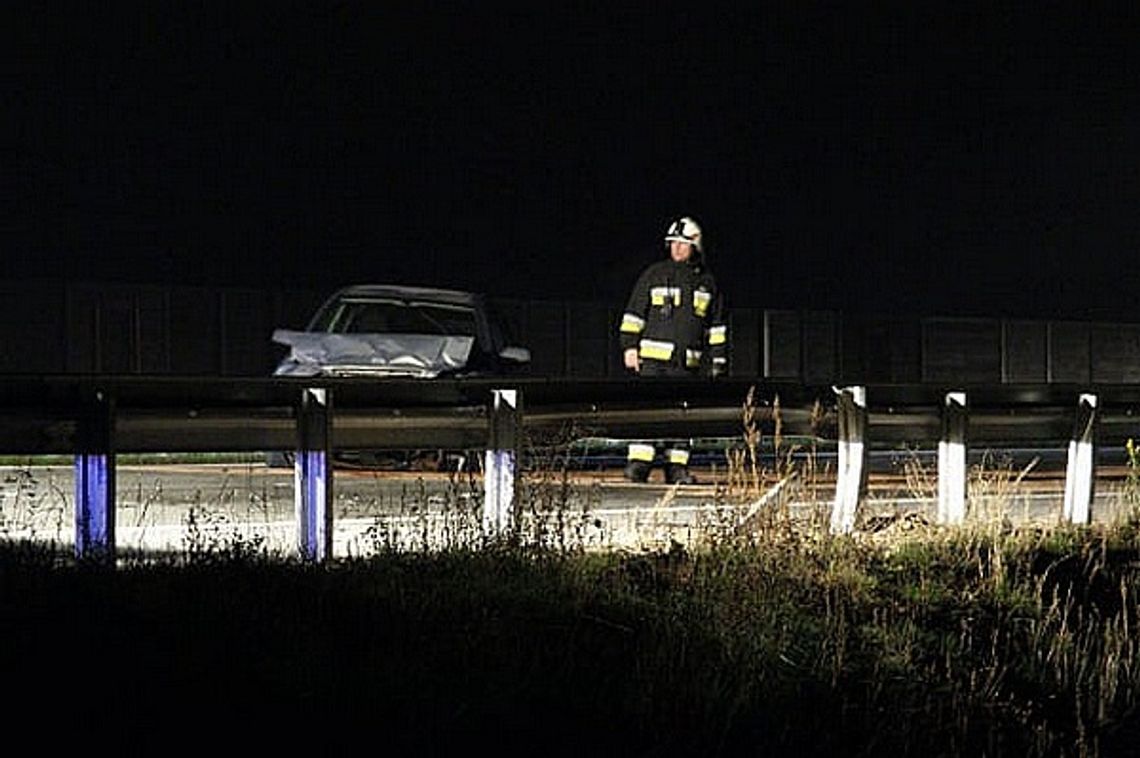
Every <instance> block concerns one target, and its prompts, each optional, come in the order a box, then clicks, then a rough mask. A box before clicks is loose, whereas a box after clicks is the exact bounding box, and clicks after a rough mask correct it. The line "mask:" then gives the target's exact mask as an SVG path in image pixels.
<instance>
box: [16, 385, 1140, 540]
mask: <svg viewBox="0 0 1140 758" xmlns="http://www.w3.org/2000/svg"><path fill="white" fill-rule="evenodd" d="M746 413H750V414H751V419H752V421H753V422H754V423H755V426H756V429H757V430H758V431H759V432H760V433H761V434H767V435H771V434H773V433H774V432H775V430H776V426H777V425H779V428H780V429H781V430H782V433H784V434H788V435H809V436H813V437H816V438H819V439H821V440H834V441H835V443H836V445H837V447H838V452H839V458H838V461H839V467H838V481H837V486H836V498H835V508H834V511H833V518H832V523H831V526H832V529H833V530H835V531H838V532H845V531H850V530H851V528H852V525H853V523H854V515H855V510H856V508H857V506H858V503H859V498H860V496H861V493H862V491H863V489H864V487H865V477H866V475H865V471H866V467H865V465H864V460H865V456H866V451H867V449H868V447H869V446H872V445H886V446H890V445H897V444H902V443H906V444H916V445H919V444H929V443H937V444H938V446H939V488H940V489H939V498H940V501H939V517H940V519H942V520H944V521H945V522H947V523H955V522H957V521H960V520H961V516H962V513H963V511H964V504H963V503H964V479H965V465H964V460H965V448H966V445H967V441H968V442H969V444H970V445H990V446H996V447H1002V446H1013V445H1017V444H1024V443H1027V442H1030V443H1032V442H1038V443H1041V442H1047V443H1051V444H1062V445H1068V447H1069V471H1068V476H1067V481H1066V515H1068V516H1069V517H1070V518H1071V519H1072V520H1074V521H1077V522H1080V521H1082V520H1087V509H1088V500H1089V497H1090V495H1091V485H1092V467H1093V465H1094V463H1093V459H1094V457H1093V456H1092V454H1091V451H1092V449H1093V447H1094V446H1095V445H1122V444H1124V442H1125V441H1126V440H1128V439H1131V438H1134V437H1140V385H1119V384H1114V385H1109V386H1103V387H1096V386H1091V387H1083V386H1075V385H1074V386H1069V385H1057V384H1048V385H1011V384H1001V385H979V386H969V385H966V386H951V385H948V386H945V387H938V386H933V385H930V384H921V385H912V384H907V385H868V386H858V387H843V388H837V387H832V386H809V385H804V384H800V383H797V382H778V381H770V380H769V381H748V380H742V379H726V380H716V381H709V380H695V379H694V380H681V379H648V378H646V379H638V380H629V379H613V380H591V381H582V380H572V379H543V378H533V377H527V378H520V379H513V380H510V381H505V380H493V379H455V380H432V381H422V380H411V379H408V380H401V379H385V380H379V381H378V380H369V379H362V378H320V379H299V378H291V377H266V378H219V377H205V376H203V377H197V376H188V377H171V376H138V375H129V376H113V375H112V376H104V375H75V374H61V375H6V376H4V377H3V379H0V453H5V454H18V455H41V454H65V455H74V456H75V460H76V464H75V465H76V473H77V476H76V504H77V508H76V521H77V523H76V549H77V551H78V552H80V553H81V554H98V555H113V553H114V499H115V487H114V471H115V465H114V463H115V456H116V455H117V454H120V453H148V452H256V451H270V450H296V451H297V457H296V460H297V463H296V470H297V487H296V492H295V498H296V503H297V514H298V549H299V551H300V553H301V555H302V556H303V557H306V558H310V559H315V560H321V559H324V558H327V557H328V552H329V547H330V545H331V508H330V505H331V490H332V466H331V460H332V453H334V452H335V451H337V450H352V449H377V450H379V449H401V448H443V449H466V450H471V449H483V450H485V451H486V463H487V465H486V467H485V480H486V481H485V488H484V495H485V503H484V507H485V519H484V523H485V526H486V527H487V528H488V529H494V530H497V529H503V528H507V527H508V526H509V524H510V520H511V518H510V513H511V509H512V507H513V502H512V501H513V479H514V476H515V469H516V460H517V453H518V448H519V446H520V444H521V441H522V440H523V439H524V438H523V434H524V433H526V432H528V431H542V430H545V431H561V432H562V433H564V434H570V435H573V434H580V435H584V436H606V437H612V438H619V439H620V438H629V439H638V438H640V439H644V438H653V437H662V436H677V435H678V434H682V435H685V436H693V437H699V436H733V435H738V434H741V433H742V432H743V430H744V425H745V422H746Z"/></svg>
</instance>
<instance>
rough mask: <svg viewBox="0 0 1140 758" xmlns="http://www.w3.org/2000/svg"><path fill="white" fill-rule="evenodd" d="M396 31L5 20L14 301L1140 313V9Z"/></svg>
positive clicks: (477, 25)
mask: <svg viewBox="0 0 1140 758" xmlns="http://www.w3.org/2000/svg"><path fill="white" fill-rule="evenodd" d="M394 5H395V4H391V3H360V4H344V3H320V4H277V3H272V4H266V3H204V4H198V3H193V4H186V3H161V4H160V3H153V4H148V5H135V4H130V3H122V4H120V3H111V4H108V6H107V8H105V9H104V8H99V9H98V10H94V6H91V7H89V9H88V10H77V9H76V8H71V7H68V8H66V9H65V8H64V7H61V6H55V5H53V4H33V3H26V2H21V3H10V4H7V5H6V7H5V9H4V10H3V11H0V14H2V17H0V26H2V27H3V31H0V35H2V37H0V38H2V39H3V40H4V48H5V51H6V56H5V59H6V62H5V66H4V72H5V73H4V76H3V78H2V82H3V95H4V104H5V105H4V110H5V114H6V118H5V119H4V123H5V132H4V138H3V141H2V143H0V151H2V152H0V156H2V158H3V171H2V172H0V191H2V192H3V198H4V215H3V217H2V219H0V245H2V246H3V252H2V260H3V265H4V269H5V270H6V276H9V277H14V278H28V277H59V276H64V277H69V278H75V279H83V280H108V281H126V282H162V283H167V282H169V283H194V284H235V285H241V286H268V287H279V286H281V287H289V286H303V287H317V288H324V287H333V286H336V285H339V284H344V283H348V282H353V281H392V282H404V283H423V284H436V285H446V286H458V287H467V288H473V289H483V290H487V291H490V292H493V293H496V294H500V295H508V296H518V297H527V298H536V299H563V298H573V299H581V300H607V301H611V302H615V303H620V302H623V301H624V298H625V296H626V294H627V292H628V289H629V287H630V286H631V285H632V283H633V279H634V278H635V277H636V275H637V273H638V271H639V270H640V269H641V268H642V267H644V266H645V265H646V264H648V263H649V262H651V261H653V260H655V259H657V258H658V257H661V256H663V255H664V250H663V246H662V243H661V237H662V234H663V232H664V229H665V226H666V224H667V222H668V221H669V219H670V217H671V216H673V215H675V214H692V215H694V216H696V217H697V218H698V219H699V220H700V221H701V222H702V224H703V225H704V228H705V232H706V238H707V242H708V248H709V250H708V254H709V262H710V265H711V267H712V270H713V271H714V272H715V273H716V275H717V277H718V278H719V279H720V280H721V284H722V286H723V288H724V290H725V293H726V296H727V298H728V301H729V303H730V304H738V305H742V306H749V307H802V308H821V309H847V310H856V309H863V310H870V311H921V312H924V313H945V314H980V315H994V316H996V315H1012V316H1018V315H1024V316H1084V315H1090V316H1106V315H1107V316H1110V317H1123V318H1128V319H1140V314H1137V313H1136V312H1135V306H1136V304H1137V301H1138V300H1140V295H1138V293H1140V264H1138V263H1137V253H1136V250H1137V242H1138V238H1140V234H1138V229H1140V227H1138V224H1140V220H1138V218H1140V216H1138V213H1137V210H1138V208H1140V202H1138V200H1140V124H1138V123H1137V122H1138V117H1140V86H1138V85H1140V65H1138V61H1140V51H1138V49H1137V48H1138V47H1140V45H1138V44H1137V41H1138V40H1140V35H1138V34H1137V32H1138V31H1140V25H1138V24H1137V23H1136V20H1137V19H1140V15H1131V16H1128V17H1125V16H1121V15H1120V14H1119V13H1112V14H1109V13H1104V12H1093V11H1091V10H1088V9H1086V8H1085V7H1084V5H1085V4H1079V3H1062V4H1058V5H1057V6H1056V8H1057V9H1054V10H1049V9H1047V7H1046V6H1041V5H1038V4H1031V5H1030V4H1027V5H1026V6H1024V7H1025V8H1026V9H1027V10H1026V12H1025V13H1017V12H1013V11H1010V10H1001V9H996V6H997V5H998V4H993V7H991V6H982V5H979V6H978V7H977V8H973V9H971V8H970V7H969V5H968V4H961V3H952V4H951V3H948V4H944V5H942V4H940V5H938V6H937V7H938V8H941V10H931V9H928V8H926V7H925V6H927V5H929V4H926V3H906V4H897V5H891V6H888V5H887V4H884V3H865V4H858V3H857V4H850V5H849V7H848V8H847V9H846V10H841V9H838V8H837V7H835V6H834V5H833V4H817V3H806V2H785V3H779V4H769V5H766V6H764V7H763V9H759V10H752V11H749V12H747V13H745V12H736V13H724V12H708V11H702V10H699V6H700V4H695V3H694V4H689V5H688V6H687V8H686V9H685V10H684V11H679V12H678V11H669V10H667V6H664V5H662V6H657V7H656V9H655V10H651V11H646V10H642V9H641V8H640V6H629V7H628V8H627V9H624V10H623V9H621V8H620V7H610V6H608V5H604V4H603V5H602V6H599V7H603V8H606V10H604V11H599V10H597V9H594V10H586V9H585V8H584V7H582V6H578V5H574V6H572V7H570V8H568V9H566V10H558V9H557V8H558V6H556V5H547V4H535V5H533V6H532V8H531V9H530V10H527V11H522V10H518V9H516V10H511V11H507V10H496V6H495V5H494V4H481V3H472V4H463V5H462V8H465V9H463V10H456V9H454V8H453V7H451V5H449V4H434V3H408V4H405V6H404V7H405V10H399V9H395V10H394V9H392V8H391V7H389V6H394ZM456 5H457V6H458V5H459V4H456ZM742 5H744V4H742ZM747 5H750V6H759V5H762V4H747ZM645 7H646V8H648V7H650V6H648V5H645ZM888 7H889V8H890V10H887V9H888ZM984 7H988V8H989V9H988V10H979V9H980V8H984ZM1029 9H1032V10H1029ZM1061 9H1063V10H1061Z"/></svg>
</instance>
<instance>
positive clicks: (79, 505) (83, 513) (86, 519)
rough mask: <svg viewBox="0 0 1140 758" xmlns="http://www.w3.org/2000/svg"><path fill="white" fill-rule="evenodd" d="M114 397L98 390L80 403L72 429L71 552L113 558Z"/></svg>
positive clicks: (81, 556)
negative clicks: (73, 443)
mask: <svg viewBox="0 0 1140 758" xmlns="http://www.w3.org/2000/svg"><path fill="white" fill-rule="evenodd" d="M114 406H115V404H114V401H113V400H112V399H111V398H110V397H108V396H107V395H106V393H104V392H103V391H101V390H96V392H95V394H94V396H93V397H92V398H91V399H90V401H89V402H86V403H85V404H84V406H83V410H82V412H81V414H80V417H79V419H78V426H77V429H76V437H77V438H76V454H75V555H76V557H78V558H81V559H96V560H104V559H105V560H108V561H113V560H114V558H115V454H114V448H113V445H112V443H113V439H112V438H113V428H114V423H115V407H114Z"/></svg>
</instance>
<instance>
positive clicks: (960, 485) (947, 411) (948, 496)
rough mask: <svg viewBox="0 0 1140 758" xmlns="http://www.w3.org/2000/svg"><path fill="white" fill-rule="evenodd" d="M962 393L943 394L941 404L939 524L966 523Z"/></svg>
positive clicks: (964, 440)
mask: <svg viewBox="0 0 1140 758" xmlns="http://www.w3.org/2000/svg"><path fill="white" fill-rule="evenodd" d="M967 419H968V414H967V412H966V393H965V392H947V393H946V397H945V399H944V401H943V403H942V438H941V439H940V440H939V441H938V513H937V521H938V523H939V524H961V523H962V522H963V521H965V519H966V423H967Z"/></svg>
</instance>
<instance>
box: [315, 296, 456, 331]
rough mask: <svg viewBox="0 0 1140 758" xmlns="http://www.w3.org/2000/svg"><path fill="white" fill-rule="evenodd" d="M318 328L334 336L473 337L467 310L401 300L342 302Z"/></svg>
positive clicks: (438, 304) (445, 305)
mask: <svg viewBox="0 0 1140 758" xmlns="http://www.w3.org/2000/svg"><path fill="white" fill-rule="evenodd" d="M321 327H322V328H323V331H327V332H332V333H338V334H362V333H377V334H438V335H447V336H469V337H474V336H475V335H476V327H475V312H474V311H473V310H472V309H471V308H467V307H464V306H459V305H448V304H444V303H429V302H407V301H402V300H364V299H354V300H344V301H342V302H340V303H338V304H337V306H336V307H334V308H332V309H331V310H330V312H329V314H328V318H327V319H326V320H325V323H323V324H321Z"/></svg>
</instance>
